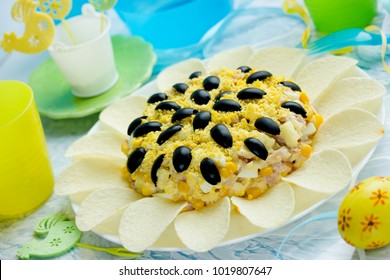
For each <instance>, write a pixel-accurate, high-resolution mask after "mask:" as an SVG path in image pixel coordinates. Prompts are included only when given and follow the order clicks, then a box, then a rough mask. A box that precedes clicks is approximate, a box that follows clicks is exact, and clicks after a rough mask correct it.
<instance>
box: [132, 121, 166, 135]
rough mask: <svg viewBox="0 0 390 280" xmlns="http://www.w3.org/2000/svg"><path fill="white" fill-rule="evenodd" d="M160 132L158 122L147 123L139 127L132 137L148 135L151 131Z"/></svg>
mask: <svg viewBox="0 0 390 280" xmlns="http://www.w3.org/2000/svg"><path fill="white" fill-rule="evenodd" d="M160 130H161V123H159V122H147V123H143V124H141V125H139V126H138V127H137V128H136V129H135V130H134V133H133V136H134V137H139V136H142V135H145V134H148V133H149V132H152V131H160Z"/></svg>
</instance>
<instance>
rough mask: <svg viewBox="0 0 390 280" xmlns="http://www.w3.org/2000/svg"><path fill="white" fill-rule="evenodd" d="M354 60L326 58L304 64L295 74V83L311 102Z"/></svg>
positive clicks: (351, 65) (353, 63)
mask: <svg viewBox="0 0 390 280" xmlns="http://www.w3.org/2000/svg"><path fill="white" fill-rule="evenodd" d="M356 63H357V61H356V60H354V59H351V58H347V57H338V56H327V57H323V58H319V59H316V60H314V61H312V62H309V63H308V64H306V65H305V66H304V67H303V68H302V70H301V71H299V73H298V74H297V78H296V81H297V83H298V85H299V86H300V87H301V89H302V90H303V91H305V92H306V93H307V95H308V96H309V97H310V99H311V100H312V101H314V100H315V99H316V98H319V97H320V96H321V94H322V93H323V92H324V91H325V90H326V89H327V88H328V87H329V86H330V85H331V84H332V83H333V82H335V81H336V80H337V79H338V78H340V77H341V76H342V75H343V74H344V73H345V72H347V71H348V70H350V69H351V68H352V67H353V66H354V65H355V64H356Z"/></svg>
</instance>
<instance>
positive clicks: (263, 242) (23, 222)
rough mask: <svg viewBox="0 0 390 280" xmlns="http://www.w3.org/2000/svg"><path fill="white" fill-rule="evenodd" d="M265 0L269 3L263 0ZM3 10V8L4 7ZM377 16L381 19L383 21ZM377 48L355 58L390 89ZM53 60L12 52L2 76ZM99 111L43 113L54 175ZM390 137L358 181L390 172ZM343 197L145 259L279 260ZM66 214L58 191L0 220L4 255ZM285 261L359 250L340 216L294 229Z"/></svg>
mask: <svg viewBox="0 0 390 280" xmlns="http://www.w3.org/2000/svg"><path fill="white" fill-rule="evenodd" d="M260 2H261V3H265V2H266V1H260ZM0 10H1V7H0ZM110 17H112V19H113V22H114V23H115V24H114V26H115V28H114V31H113V32H114V33H123V32H127V31H126V29H125V28H124V26H123V24H121V23H120V21H119V20H118V18H117V17H116V15H115V14H114V13H110ZM380 20H381V18H380V17H378V19H377V21H379V22H380ZM379 53H380V51H379V48H378V47H359V48H358V49H357V50H355V51H354V52H353V53H351V54H350V56H352V57H355V58H357V59H359V66H360V67H362V68H363V69H364V70H365V71H366V72H367V73H368V74H369V75H370V76H372V77H373V78H375V79H377V80H379V81H380V82H382V83H383V84H384V85H385V86H386V88H387V89H388V90H390V76H389V74H387V73H386V72H385V71H384V70H383V68H382V66H381V61H380V56H379ZM47 58H48V54H47V53H46V52H45V53H41V54H37V55H23V54H17V53H14V54H12V56H11V57H9V58H8V59H7V60H6V61H5V62H3V64H2V65H1V64H0V80H7V79H16V80H21V81H25V82H27V81H28V77H29V75H30V73H31V72H32V71H33V69H35V68H36V67H37V66H39V65H40V64H41V63H42V62H43V61H44V60H46V59H47ZM384 107H385V108H386V109H387V110H385V111H386V113H385V121H384V125H385V131H387V130H389V129H390V97H389V95H386V96H385V98H384ZM98 117H99V115H98V114H94V115H91V116H88V117H84V118H79V119H64V120H52V119H48V118H45V117H41V119H42V124H43V127H44V131H45V136H46V140H47V145H48V149H49V154H50V158H51V162H52V166H53V170H54V173H55V175H56V176H57V175H58V174H59V173H61V171H62V170H64V169H65V168H66V167H67V166H68V165H69V163H70V159H67V158H65V157H64V154H65V152H66V150H67V149H68V147H69V146H70V145H71V144H72V143H73V142H74V141H75V140H77V139H79V138H80V137H82V136H83V135H85V134H86V133H87V132H88V131H89V130H90V129H91V127H92V126H93V125H94V124H95V123H96V122H97V120H98ZM389 145H390V136H389V134H387V133H386V134H385V136H384V137H383V138H382V139H381V141H380V142H379V144H378V146H377V148H376V150H375V152H374V154H373V155H372V157H371V159H370V160H369V161H368V163H367V165H366V166H365V167H364V169H363V170H362V171H361V172H360V174H359V176H358V180H359V179H364V178H367V177H370V176H374V175H383V176H389V175H390V171H389V170H390V149H388V147H389ZM342 197H343V195H342V194H340V195H338V196H335V197H333V198H332V199H331V200H329V201H328V202H327V203H325V204H323V205H322V206H321V207H319V208H317V209H316V210H315V211H313V212H312V213H310V214H309V215H307V216H305V217H303V218H301V219H300V220H298V221H296V222H294V223H292V224H289V225H288V226H285V227H283V228H281V229H279V230H276V231H274V232H272V233H269V234H266V235H262V236H259V237H257V238H253V239H251V240H248V241H244V242H240V243H237V244H233V245H228V246H224V247H219V248H215V249H213V250H211V251H209V252H206V253H194V252H191V251H184V252H157V251H146V252H144V253H143V254H142V255H141V256H140V259H276V258H277V257H276V254H277V248H278V247H279V245H280V244H281V242H282V240H283V238H284V237H285V236H286V234H287V233H289V232H290V231H291V230H292V229H293V228H294V227H295V226H297V225H298V224H299V223H301V222H302V221H304V220H306V219H308V218H309V217H313V216H316V215H318V214H321V213H325V212H328V211H333V210H336V209H337V207H338V205H339V203H340V201H341V200H342ZM54 213H66V214H68V215H69V216H73V215H74V213H73V210H72V208H71V205H70V202H69V199H68V198H67V197H60V196H57V195H55V194H53V195H52V196H51V197H50V198H49V199H48V201H47V202H46V203H44V204H43V205H42V206H41V207H39V208H38V209H36V210H35V211H34V212H32V213H30V214H29V215H26V216H25V217H22V218H17V219H6V220H1V221H0V259H16V258H17V257H16V251H17V249H18V248H20V247H21V246H22V245H23V244H24V243H25V242H28V241H30V240H31V239H33V238H34V236H33V230H34V225H35V223H36V222H37V221H39V220H40V219H41V218H42V217H44V216H46V215H48V214H54ZM81 242H82V243H86V244H91V245H94V246H101V247H118V245H117V244H114V243H111V242H109V241H107V240H105V239H103V238H101V237H100V236H98V235H96V234H94V233H93V232H85V233H84V234H83V237H82V240H81ZM281 253H282V257H283V258H285V259H359V255H358V253H357V251H356V250H355V248H353V247H351V246H349V245H348V244H346V243H345V242H344V241H343V240H342V239H341V237H340V236H339V234H338V231H337V222H336V220H335V219H329V220H324V221H320V222H319V221H318V222H315V223H312V224H309V225H307V226H305V227H304V228H302V229H301V230H299V231H297V232H296V233H294V235H293V236H292V237H291V238H290V239H288V241H287V242H286V245H285V246H284V248H283V250H282V252H281ZM57 259H75V260H76V259H88V260H92V259H120V258H119V257H115V256H112V255H110V254H107V253H104V252H98V251H92V250H89V249H84V248H79V247H75V248H74V249H72V250H71V251H70V252H68V253H66V254H64V255H62V256H60V257H58V258H57ZM366 259H390V246H387V247H384V248H381V249H376V250H370V251H366Z"/></svg>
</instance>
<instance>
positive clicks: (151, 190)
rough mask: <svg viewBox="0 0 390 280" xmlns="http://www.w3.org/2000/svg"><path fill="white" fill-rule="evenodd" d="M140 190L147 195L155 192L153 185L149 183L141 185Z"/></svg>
mask: <svg viewBox="0 0 390 280" xmlns="http://www.w3.org/2000/svg"><path fill="white" fill-rule="evenodd" d="M141 192H142V194H143V195H145V196H149V195H152V194H154V193H155V187H154V186H152V185H149V184H144V185H142V188H141Z"/></svg>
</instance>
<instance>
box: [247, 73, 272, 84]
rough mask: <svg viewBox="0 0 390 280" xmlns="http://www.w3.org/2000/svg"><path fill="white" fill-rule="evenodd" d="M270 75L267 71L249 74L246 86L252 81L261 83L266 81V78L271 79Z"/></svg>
mask: <svg viewBox="0 0 390 280" xmlns="http://www.w3.org/2000/svg"><path fill="white" fill-rule="evenodd" d="M271 76H272V74H271V73H270V72H268V71H257V72H255V73H253V74H251V75H250V76H249V77H248V78H247V79H246V83H247V84H252V83H253V82H254V81H262V80H265V79H267V78H268V77H271Z"/></svg>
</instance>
